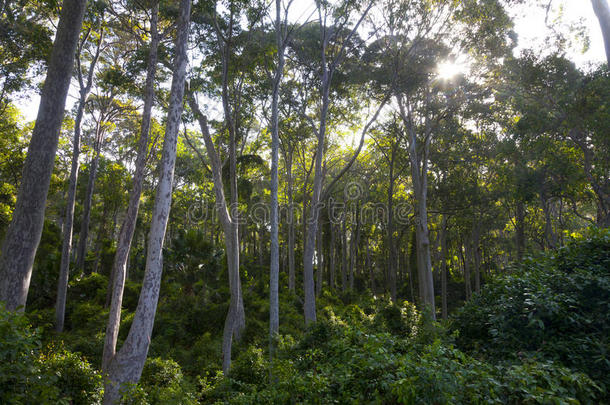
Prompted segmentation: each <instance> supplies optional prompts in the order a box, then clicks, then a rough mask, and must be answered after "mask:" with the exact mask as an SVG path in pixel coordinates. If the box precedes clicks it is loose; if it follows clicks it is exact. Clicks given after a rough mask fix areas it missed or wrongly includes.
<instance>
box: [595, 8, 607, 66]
mask: <svg viewBox="0 0 610 405" xmlns="http://www.w3.org/2000/svg"><path fill="white" fill-rule="evenodd" d="M591 3H592V4H593V11H595V15H596V16H597V19H598V20H599V26H600V28H601V30H602V36H603V37H604V47H605V49H606V60H607V62H608V65H610V6H608V2H607V0H591Z"/></svg>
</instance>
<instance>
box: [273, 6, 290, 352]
mask: <svg viewBox="0 0 610 405" xmlns="http://www.w3.org/2000/svg"><path fill="white" fill-rule="evenodd" d="M286 13H288V8H287V9H286ZM286 17H287V16H286ZM281 18H282V0H276V1H275V39H276V45H277V66H276V68H275V75H274V77H273V95H272V100H271V190H270V191H271V207H270V209H271V213H270V214H271V215H270V221H271V224H270V225H271V235H270V239H271V240H270V241H269V242H270V253H271V257H270V262H269V348H270V355H271V356H272V357H273V351H274V346H275V345H274V344H273V342H274V339H275V336H276V335H277V334H278V332H279V329H280V308H279V305H280V304H279V278H280V241H279V226H280V225H279V215H278V214H279V204H278V185H279V179H278V165H279V150H280V119H279V116H280V114H279V98H280V85H281V83H282V77H283V76H284V65H285V59H284V51H285V48H286V43H285V40H286V33H285V29H284V27H285V24H284V23H283V21H282V20H281Z"/></svg>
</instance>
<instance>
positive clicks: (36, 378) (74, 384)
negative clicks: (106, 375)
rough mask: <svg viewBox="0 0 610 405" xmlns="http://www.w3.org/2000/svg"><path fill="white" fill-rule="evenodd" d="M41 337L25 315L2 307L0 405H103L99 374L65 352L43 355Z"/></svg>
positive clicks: (0, 308)
mask: <svg viewBox="0 0 610 405" xmlns="http://www.w3.org/2000/svg"><path fill="white" fill-rule="evenodd" d="M38 334H39V330H32V329H31V327H30V325H29V323H28V320H27V318H26V317H25V316H24V315H23V314H18V313H14V312H9V311H6V310H4V308H3V307H0V403H2V404H32V403H41V404H57V403H66V404H68V403H72V404H95V403H99V402H100V401H101V392H102V379H101V376H100V375H99V373H98V372H97V371H95V370H94V369H93V368H92V367H91V366H90V365H89V363H87V361H85V360H84V359H82V358H81V357H80V356H79V355H77V354H74V353H70V352H67V351H65V350H61V351H49V352H48V353H46V354H41V350H40V346H41V345H40V341H39V337H38Z"/></svg>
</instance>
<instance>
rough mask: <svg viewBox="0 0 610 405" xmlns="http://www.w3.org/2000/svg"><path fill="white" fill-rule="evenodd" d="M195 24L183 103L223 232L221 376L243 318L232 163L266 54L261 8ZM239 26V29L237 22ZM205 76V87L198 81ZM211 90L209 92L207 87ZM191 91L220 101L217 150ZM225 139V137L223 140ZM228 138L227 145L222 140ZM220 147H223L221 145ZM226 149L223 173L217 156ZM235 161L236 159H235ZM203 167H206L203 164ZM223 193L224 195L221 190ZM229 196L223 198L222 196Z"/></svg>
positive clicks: (206, 13)
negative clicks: (193, 59) (195, 61)
mask: <svg viewBox="0 0 610 405" xmlns="http://www.w3.org/2000/svg"><path fill="white" fill-rule="evenodd" d="M198 6H199V8H198V9H197V20H196V22H197V24H196V27H197V29H198V30H199V31H198V32H199V34H198V35H199V38H200V39H201V40H200V41H199V45H200V48H199V50H200V52H201V53H202V55H203V59H202V61H201V65H200V67H198V68H197V69H195V72H196V73H199V74H200V77H199V78H195V79H193V80H191V82H190V86H189V89H188V90H187V93H188V94H187V95H188V103H189V106H190V108H191V111H192V112H193V114H194V116H195V119H196V120H197V122H198V123H199V127H200V130H201V133H202V136H203V139H204V144H205V148H206V151H207V160H208V161H209V165H210V171H211V173H212V178H213V182H214V192H215V196H216V210H217V213H218V217H219V220H220V223H221V226H222V229H223V232H224V237H225V238H224V239H225V246H226V256H227V267H228V274H229V287H230V291H231V300H230V304H229V311H228V313H227V317H226V321H225V325H224V331H223V343H222V353H223V371H224V372H225V374H227V373H228V372H229V370H230V367H231V347H232V342H233V340H239V339H240V337H241V334H242V331H243V329H244V327H245V313H244V304H243V295H242V288H241V276H240V272H239V263H240V235H239V234H240V232H239V230H240V228H239V226H240V222H241V221H242V219H241V218H240V213H239V198H238V197H239V195H238V194H239V189H238V173H237V169H238V161H239V160H240V157H241V159H246V158H247V157H246V156H243V155H241V152H242V151H243V150H244V148H245V146H246V144H247V141H248V132H249V130H250V126H251V121H252V115H253V111H252V110H253V101H254V99H255V97H256V96H257V94H258V89H257V88H256V86H254V85H253V83H255V82H257V81H258V79H259V78H257V79H256V80H253V79H254V78H256V75H257V69H255V67H256V66H258V65H260V64H261V63H262V60H263V59H262V58H263V55H265V53H264V50H265V49H266V41H265V35H262V33H261V32H260V31H257V29H256V26H257V25H258V24H259V23H260V21H261V19H262V17H263V13H264V10H265V7H264V5H263V4H259V3H255V4H250V5H248V4H247V2H244V1H231V2H230V3H229V4H228V7H226V9H225V10H223V7H222V5H221V4H220V2H218V3H213V4H205V3H202V4H199V5H198ZM244 21H245V26H244V24H243V22H244ZM204 76H208V78H209V79H210V81H209V83H206V82H203V81H202V77H204ZM210 84H214V85H216V87H215V86H211V85H210ZM197 91H205V92H207V94H208V95H210V96H212V97H217V98H219V99H220V102H221V105H222V111H223V121H222V124H220V125H219V128H218V129H219V130H218V132H219V133H218V135H219V136H218V140H219V141H220V142H219V145H218V146H217V145H216V144H215V143H214V139H212V135H211V133H210V126H209V123H208V118H207V116H206V115H205V114H204V112H203V111H202V110H201V108H200V107H199V104H198V101H197ZM227 135H228V136H227ZM227 138H228V139H227ZM222 141H224V142H222ZM224 148H226V151H227V152H228V153H227V155H228V156H227V158H226V167H227V168H228V170H227V171H226V172H227V175H226V176H225V170H224V168H225V164H223V161H222V160H221V159H222V157H221V153H222V152H223V151H224V150H223V149H224ZM239 155H241V156H239ZM203 163H204V165H207V164H208V163H206V162H205V161H203ZM227 183H228V187H227V188H226V189H225V185H226V184H227ZM227 191H228V193H229V196H228V198H227V196H226V193H227Z"/></svg>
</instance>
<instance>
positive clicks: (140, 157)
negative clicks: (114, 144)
mask: <svg viewBox="0 0 610 405" xmlns="http://www.w3.org/2000/svg"><path fill="white" fill-rule="evenodd" d="M158 15H159V4H158V3H156V4H155V5H154V6H153V9H152V13H151V41H150V52H149V54H148V62H147V68H146V84H145V88H144V108H143V112H142V122H141V125H140V139H139V140H138V152H137V157H136V164H135V173H134V176H133V184H132V187H131V192H130V196H129V205H128V207H127V213H126V215H125V218H124V220H123V224H122V226H121V231H120V233H119V239H118V243H117V249H116V253H115V256H114V262H113V265H112V270H111V273H110V286H109V291H111V299H110V313H109V319H108V324H107V327H106V336H105V339H104V352H103V355H102V370H106V369H107V367H108V364H109V363H110V360H111V359H112V358H113V357H114V355H115V354H116V345H117V339H118V335H119V326H120V323H121V306H122V302H123V291H124V289H125V279H126V275H127V261H128V258H129V250H130V249H131V242H132V240H133V235H134V232H135V229H136V222H137V219H138V211H139V208H140V197H141V195H142V186H143V183H144V173H145V169H146V161H147V157H148V142H149V139H150V122H151V115H152V107H153V104H154V96H155V75H156V72H157V59H158V47H159V41H160V37H159V33H158V29H157V22H158V18H159V17H158Z"/></svg>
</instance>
